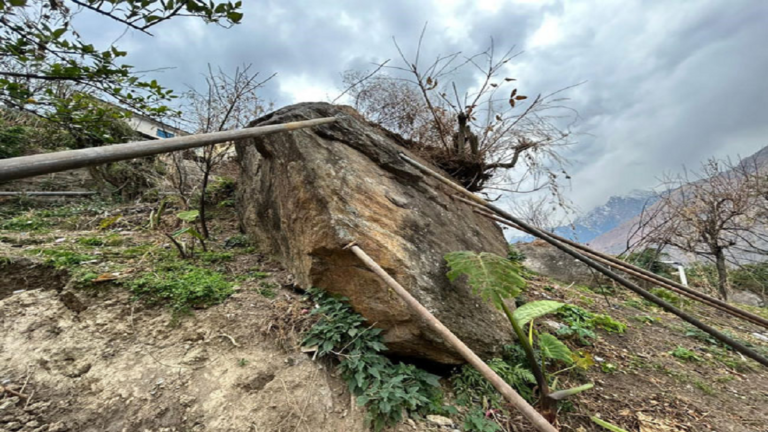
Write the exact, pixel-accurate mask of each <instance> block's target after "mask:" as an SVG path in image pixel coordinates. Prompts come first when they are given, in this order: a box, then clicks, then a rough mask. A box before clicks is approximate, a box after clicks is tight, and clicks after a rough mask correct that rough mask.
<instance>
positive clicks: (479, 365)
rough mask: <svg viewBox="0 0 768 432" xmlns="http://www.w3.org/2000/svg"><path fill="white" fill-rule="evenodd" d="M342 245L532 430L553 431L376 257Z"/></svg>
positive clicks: (552, 428)
mask: <svg viewBox="0 0 768 432" xmlns="http://www.w3.org/2000/svg"><path fill="white" fill-rule="evenodd" d="M346 248H348V249H350V250H351V251H352V253H354V254H355V255H356V256H357V257H358V258H360V261H362V262H363V263H364V264H365V265H366V266H367V267H368V268H369V269H370V270H371V271H373V272H374V273H375V274H376V275H377V276H378V277H379V278H381V279H382V280H383V281H384V283H386V284H387V285H388V286H389V287H390V288H392V289H393V290H394V291H395V293H397V295H398V296H400V298H401V299H403V301H404V302H405V304H407V305H408V306H409V307H410V308H411V309H412V310H413V311H414V312H416V313H417V314H418V315H419V316H420V317H421V318H423V319H424V321H426V323H427V324H428V325H429V326H430V327H432V329H433V330H434V331H436V332H437V333H438V334H439V335H440V337H442V338H443V339H444V340H445V341H446V342H447V343H448V344H449V345H451V346H452V347H453V348H454V349H456V351H458V352H459V354H461V356H462V357H464V359H466V360H467V362H468V363H469V364H471V365H472V367H474V368H475V369H477V371H478V372H480V374H482V375H483V377H485V379H487V380H488V381H490V383H491V384H493V386H494V387H495V388H496V390H498V391H499V393H501V394H502V395H503V396H504V398H506V399H507V400H508V401H509V403H510V404H512V406H514V407H515V408H516V409H517V410H518V411H520V413H521V414H522V415H523V416H524V417H525V418H527V419H528V420H529V421H530V422H531V423H533V426H534V427H535V428H536V430H539V431H546V432H557V429H555V427H554V426H552V425H551V424H550V423H549V422H548V421H547V420H546V419H545V418H544V417H542V415H541V414H539V412H538V411H536V409H534V408H533V407H532V406H531V405H530V404H529V403H528V402H526V400H525V399H523V398H522V397H521V396H520V395H519V394H518V393H517V392H516V391H515V390H514V389H513V388H512V387H510V385H509V384H507V383H506V382H505V381H504V380H503V379H502V378H501V377H500V376H499V375H498V374H496V372H494V371H493V369H491V368H490V367H488V365H487V364H485V362H484V361H483V360H482V359H481V358H480V357H478V356H477V354H475V353H474V352H473V351H472V350H471V349H470V348H469V347H468V346H467V345H465V344H464V342H462V341H461V339H459V338H458V337H456V335H455V334H453V332H452V331H450V330H449V329H448V327H446V326H445V325H444V324H443V323H441V322H440V320H438V319H437V318H435V316H434V315H432V314H431V313H430V312H429V311H428V310H427V308H425V307H424V306H423V305H422V304H421V303H419V301H418V300H416V299H415V298H414V297H413V296H412V295H411V294H410V293H409V292H408V291H407V290H406V289H405V288H403V286H402V285H400V284H399V283H397V281H396V280H394V279H393V278H392V276H390V275H389V274H388V273H387V272H386V271H384V269H383V268H381V266H379V265H378V264H377V263H376V261H374V260H373V259H372V258H371V257H370V256H368V254H366V253H365V251H363V250H362V249H360V247H359V246H357V245H355V244H354V243H352V244H350V245H348V246H347V247H346Z"/></svg>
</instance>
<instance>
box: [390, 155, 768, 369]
mask: <svg viewBox="0 0 768 432" xmlns="http://www.w3.org/2000/svg"><path fill="white" fill-rule="evenodd" d="M400 157H401V158H402V159H403V160H404V161H406V162H408V163H410V164H411V165H413V166H414V167H416V168H417V169H419V170H420V171H421V172H423V173H425V174H428V175H430V176H432V177H434V178H436V179H437V180H439V181H440V182H442V183H443V184H445V185H446V186H448V187H450V188H452V189H454V190H456V191H457V192H459V193H461V194H462V195H464V196H466V197H468V198H470V199H471V200H473V201H475V202H477V203H478V204H482V205H483V206H485V207H486V208H488V209H489V210H491V211H493V212H494V213H496V214H498V215H499V216H501V217H503V218H505V219H509V220H510V221H512V222H514V223H515V224H517V225H519V226H521V227H523V228H524V229H525V231H528V232H530V233H531V234H533V235H535V236H536V237H538V238H540V239H542V240H544V241H546V242H547V243H550V244H551V245H553V246H555V247H556V248H558V249H560V250H561V251H563V252H565V253H567V254H568V255H570V256H572V257H574V258H576V259H578V260H579V261H581V262H583V263H584V264H586V265H588V266H589V267H592V268H593V269H595V270H597V271H599V272H600V273H602V274H604V275H606V276H608V277H609V278H611V279H613V280H615V281H616V282H618V283H619V284H621V285H623V286H625V287H626V288H628V289H629V290H631V291H633V292H634V293H636V294H637V295H639V296H640V297H643V298H644V299H646V300H648V301H650V302H652V303H655V304H657V305H659V306H660V307H661V308H662V309H664V310H666V311H668V312H671V313H673V314H675V315H677V316H678V317H680V318H681V319H683V320H684V321H687V322H688V323H690V324H693V325H694V326H696V327H698V328H699V329H701V330H702V331H704V332H706V333H708V334H709V335H711V336H712V337H714V338H715V339H717V340H719V341H720V342H723V343H724V344H726V345H728V346H730V347H731V348H733V349H734V351H738V352H740V353H741V354H743V355H745V356H747V357H749V358H751V359H752V360H754V361H756V362H758V363H760V364H761V365H763V366H766V367H768V358H765V357H763V356H761V355H760V354H758V353H756V352H755V351H753V350H751V349H749V348H747V347H746V346H744V344H742V343H740V342H737V341H735V340H733V339H731V338H729V337H728V336H726V335H724V334H723V333H721V332H719V331H717V330H715V329H714V328H712V327H710V326H708V325H707V324H704V323H703V322H701V321H699V320H698V319H696V318H694V317H693V316H691V315H689V314H687V313H685V312H683V311H682V310H680V309H678V308H676V307H675V306H673V305H671V304H669V303H667V302H665V301H664V300H662V299H660V298H658V297H656V296H655V295H653V294H651V293H649V292H648V291H646V290H644V289H642V288H640V287H639V286H637V285H636V284H634V283H632V282H630V281H629V280H627V279H624V278H623V277H621V276H619V275H618V274H616V273H614V272H613V271H611V270H609V269H608V268H607V267H604V266H603V265H602V264H599V263H597V262H596V261H594V260H592V259H591V258H589V257H586V256H584V255H583V254H581V253H579V252H577V251H575V250H574V249H572V248H571V247H570V246H566V245H565V244H564V243H563V242H560V241H557V240H556V239H554V238H553V237H552V236H551V235H549V234H548V233H546V232H545V231H542V230H539V229H538V228H536V227H534V226H532V225H529V224H528V223H526V222H525V221H522V220H520V219H519V218H516V217H515V216H512V215H511V214H509V213H508V212H506V211H504V210H502V209H500V208H499V207H497V206H495V205H493V204H491V203H489V202H486V201H485V200H484V199H482V198H480V197H479V196H477V195H475V194H473V193H472V192H470V191H468V190H466V189H464V188H463V187H462V186H460V185H458V184H456V183H454V182H453V181H451V180H449V179H447V178H445V177H443V176H442V175H440V174H438V173H436V172H435V171H433V170H431V169H429V168H427V167H426V166H424V165H422V164H421V163H419V162H417V161H415V160H413V159H411V158H410V157H408V156H406V155H405V154H403V153H400Z"/></svg>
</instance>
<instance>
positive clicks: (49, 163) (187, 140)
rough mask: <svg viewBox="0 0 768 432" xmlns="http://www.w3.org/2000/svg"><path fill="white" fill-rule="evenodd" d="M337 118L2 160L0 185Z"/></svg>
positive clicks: (291, 128) (325, 121)
mask: <svg viewBox="0 0 768 432" xmlns="http://www.w3.org/2000/svg"><path fill="white" fill-rule="evenodd" d="M336 120H337V118H335V117H325V118H319V119H313V120H305V121H298V122H291V123H285V124H278V125H269V126H257V127H252V128H246V129H239V130H235V131H224V132H213V133H208V134H199V135H189V136H183V137H175V138H168V139H164V140H149V141H136V142H130V143H125V144H114V145H108V146H102V147H92V148H86V149H80V150H67V151H62V152H56V153H45V154H39V155H34V156H22V157H15V158H10V159H3V160H0V182H4V181H9V180H17V179H21V178H25V177H34V176H38V175H42V174H50V173H55V172H59V171H67V170H71V169H76V168H85V167H90V166H94V165H101V164H105V163H109V162H118V161H122V160H127V159H135V158H140V157H145V156H152V155H156V154H160V153H170V152H174V151H179V150H187V149H191V148H195V147H203V146H207V145H211V144H218V143H223V142H227V141H237V140H241V139H244V138H252V137H255V136H260V135H268V134H273V133H277V132H286V131H292V130H296V129H303V128H307V127H312V126H318V125H322V124H326V123H332V122H335V121H336Z"/></svg>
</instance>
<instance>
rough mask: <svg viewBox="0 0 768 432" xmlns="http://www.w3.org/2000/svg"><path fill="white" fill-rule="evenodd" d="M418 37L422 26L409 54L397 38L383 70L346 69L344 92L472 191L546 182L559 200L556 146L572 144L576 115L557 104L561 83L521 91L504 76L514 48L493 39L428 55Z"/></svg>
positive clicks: (522, 188) (528, 187)
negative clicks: (465, 50)
mask: <svg viewBox="0 0 768 432" xmlns="http://www.w3.org/2000/svg"><path fill="white" fill-rule="evenodd" d="M425 30H426V27H425ZM423 38H424V32H422V34H421V37H420V38H419V42H418V46H417V48H416V54H415V56H414V57H413V58H408V57H407V56H406V55H405V54H404V53H403V50H402V49H401V48H400V46H399V45H398V44H397V42H396V41H395V47H396V48H397V52H398V55H399V57H400V60H401V61H400V65H399V66H386V68H385V69H386V70H387V72H385V73H382V74H378V75H375V76H372V77H371V76H368V75H366V74H365V73H362V72H355V71H348V72H347V73H345V75H344V83H345V85H346V86H347V90H345V94H349V96H350V97H351V98H352V100H353V101H354V105H355V108H356V109H357V110H358V111H360V112H361V113H362V114H363V115H364V116H366V117H367V118H368V119H369V120H371V121H374V122H377V123H379V124H381V125H382V126H384V127H386V128H388V129H391V130H394V131H395V132H398V133H400V134H401V135H403V136H404V137H405V138H407V139H409V140H412V141H413V142H414V143H413V150H414V151H416V152H417V153H419V154H420V155H421V156H422V157H424V158H425V159H427V160H429V161H431V162H432V163H434V164H435V165H437V166H438V167H440V168H442V169H444V170H445V171H447V172H448V173H450V174H451V175H452V176H453V177H454V178H456V179H457V180H459V181H460V182H461V183H462V185H463V186H465V187H466V188H467V189H469V190H471V191H475V192H477V191H482V190H485V191H489V190H499V191H505V192H515V193H518V192H532V191H539V190H547V189H548V190H549V191H550V192H551V193H552V195H553V196H554V197H556V201H557V202H558V203H561V202H562V200H563V198H562V196H561V194H560V186H561V182H562V181H563V180H566V181H567V180H569V179H570V177H568V174H567V173H566V171H565V169H564V166H565V162H566V161H565V160H564V158H563V157H562V156H561V154H560V150H561V149H562V148H563V146H566V145H568V144H570V142H571V141H570V139H571V132H570V130H569V126H570V125H571V123H572V121H573V120H575V118H576V117H577V116H576V113H575V112H574V111H573V110H570V109H568V108H566V107H564V106H562V105H561V103H562V101H563V100H564V99H563V98H562V97H561V96H560V95H561V92H562V90H561V91H557V92H554V93H552V94H549V95H538V96H536V97H532V98H528V97H527V96H525V95H523V94H521V93H520V92H519V91H518V89H517V88H516V86H515V81H516V79H515V78H511V77H508V76H507V73H508V72H509V70H508V69H509V68H508V66H509V65H510V61H512V60H513V59H514V58H515V57H516V54H514V51H513V50H508V51H506V52H502V53H499V52H496V49H495V46H494V44H493V42H492V41H491V44H490V46H489V47H488V49H486V50H485V51H483V52H481V53H478V54H475V55H471V56H465V55H462V53H453V54H448V55H439V56H438V57H437V58H436V59H435V60H434V61H432V62H431V63H429V62H426V61H424V59H423V53H422V43H423ZM379 67H380V68H381V67H383V66H382V65H379ZM468 75H471V76H472V78H471V79H467V76H468ZM366 77H368V79H365V78H366ZM474 78H478V79H479V81H476V80H474Z"/></svg>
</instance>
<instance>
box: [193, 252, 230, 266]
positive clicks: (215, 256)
mask: <svg viewBox="0 0 768 432" xmlns="http://www.w3.org/2000/svg"><path fill="white" fill-rule="evenodd" d="M197 256H198V258H199V259H200V261H202V262H204V263H208V264H219V263H223V262H229V261H232V260H233V259H235V255H234V254H233V253H232V252H213V251H209V252H201V253H199V254H198V255H197Z"/></svg>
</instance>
